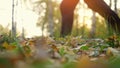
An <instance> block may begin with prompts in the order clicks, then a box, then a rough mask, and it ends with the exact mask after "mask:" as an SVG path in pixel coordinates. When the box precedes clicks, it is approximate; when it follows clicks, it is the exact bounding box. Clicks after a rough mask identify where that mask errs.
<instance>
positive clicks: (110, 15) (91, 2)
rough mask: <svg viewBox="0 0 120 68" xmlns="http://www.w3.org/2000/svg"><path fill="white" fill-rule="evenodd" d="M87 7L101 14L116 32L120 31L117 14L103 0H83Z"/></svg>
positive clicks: (119, 21)
mask: <svg viewBox="0 0 120 68" xmlns="http://www.w3.org/2000/svg"><path fill="white" fill-rule="evenodd" d="M84 1H85V2H86V4H87V5H88V7H89V8H91V9H92V10H93V11H96V12H98V13H99V14H100V15H101V16H103V17H104V18H105V19H106V20H107V21H108V24H109V25H110V26H111V27H112V28H113V29H114V30H115V31H116V32H118V33H120V19H119V17H118V15H117V14H116V13H115V12H114V11H112V10H111V9H110V7H109V6H108V5H107V4H106V3H105V2H104V1H103V0H84Z"/></svg>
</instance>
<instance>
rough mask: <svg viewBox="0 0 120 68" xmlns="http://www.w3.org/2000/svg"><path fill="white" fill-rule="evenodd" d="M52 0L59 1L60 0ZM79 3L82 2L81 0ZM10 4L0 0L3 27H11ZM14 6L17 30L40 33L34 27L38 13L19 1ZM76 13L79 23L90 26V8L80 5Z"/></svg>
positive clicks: (33, 34)
mask: <svg viewBox="0 0 120 68" xmlns="http://www.w3.org/2000/svg"><path fill="white" fill-rule="evenodd" d="M19 1H20V0H19ZM53 1H56V2H58V3H60V2H61V1H62V0H53ZM105 1H106V2H107V3H108V4H109V2H108V1H109V0H105ZM119 2H120V1H119ZM81 3H84V2H83V0H81ZM11 4H12V0H0V24H1V25H3V26H4V27H5V26H7V25H8V24H10V26H9V29H11V14H12V10H11V9H12V5H11ZM119 6H120V4H118V8H120V7H119ZM58 7H59V6H58ZM85 7H86V5H85ZM16 8H17V10H16V11H15V13H16V17H15V19H16V22H17V30H18V31H19V32H21V31H22V28H23V27H24V29H25V31H26V32H25V33H27V37H32V36H40V35H42V33H41V29H40V28H39V27H36V22H37V19H38V17H39V15H38V14H36V13H35V12H33V11H31V10H28V9H26V8H25V6H21V3H20V2H19V3H18V6H17V7H16ZM77 14H79V23H80V24H82V23H85V24H87V26H88V28H91V23H92V22H91V16H92V11H91V10H90V9H85V8H84V7H82V8H79V11H78V12H77ZM41 16H42V15H41Z"/></svg>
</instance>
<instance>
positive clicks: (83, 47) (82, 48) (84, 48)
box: [80, 46, 89, 50]
mask: <svg viewBox="0 0 120 68" xmlns="http://www.w3.org/2000/svg"><path fill="white" fill-rule="evenodd" d="M80 49H81V50H89V46H82V47H81V48H80Z"/></svg>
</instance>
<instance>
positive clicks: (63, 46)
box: [0, 35, 120, 68]
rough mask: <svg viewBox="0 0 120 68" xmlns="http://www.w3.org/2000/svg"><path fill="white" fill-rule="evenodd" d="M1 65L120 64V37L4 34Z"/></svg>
mask: <svg viewBox="0 0 120 68" xmlns="http://www.w3.org/2000/svg"><path fill="white" fill-rule="evenodd" d="M0 68H120V38H119V37H118V36H115V35H114V36H110V37H108V38H106V39H83V38H81V37H70V36H69V37H66V38H51V37H36V38H29V39H23V38H21V37H19V38H15V39H12V38H10V37H9V36H4V35H3V36H0Z"/></svg>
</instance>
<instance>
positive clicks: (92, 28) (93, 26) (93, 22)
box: [90, 11, 96, 38]
mask: <svg viewBox="0 0 120 68" xmlns="http://www.w3.org/2000/svg"><path fill="white" fill-rule="evenodd" d="M95 29H96V14H95V12H94V11H93V16H92V25H91V31H90V38H94V37H95Z"/></svg>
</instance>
